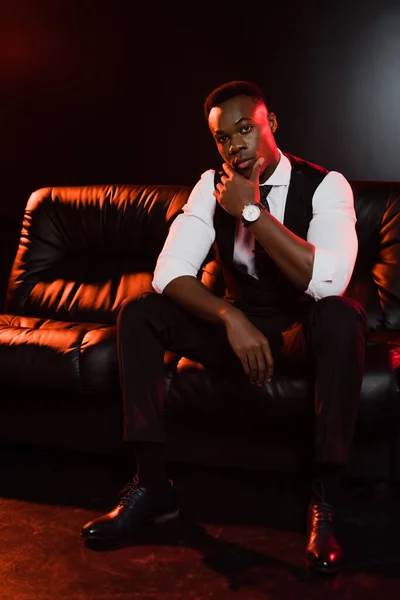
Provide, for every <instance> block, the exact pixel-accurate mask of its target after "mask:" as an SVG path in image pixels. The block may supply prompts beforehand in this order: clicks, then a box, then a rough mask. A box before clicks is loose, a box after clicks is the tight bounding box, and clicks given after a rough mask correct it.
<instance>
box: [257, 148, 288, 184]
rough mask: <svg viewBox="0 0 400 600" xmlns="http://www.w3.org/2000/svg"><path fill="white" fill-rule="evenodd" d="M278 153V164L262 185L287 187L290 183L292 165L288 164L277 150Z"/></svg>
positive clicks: (286, 159)
mask: <svg viewBox="0 0 400 600" xmlns="http://www.w3.org/2000/svg"><path fill="white" fill-rule="evenodd" d="M278 152H279V157H280V158H279V162H278V164H277V166H276V169H275V171H274V172H273V173H272V175H271V177H269V178H268V179H267V181H266V182H265V183H263V184H262V185H289V183H290V174H291V172H292V165H291V164H290V161H289V159H288V158H287V156H285V155H284V154H283V153H282V152H281V151H280V150H279V148H278Z"/></svg>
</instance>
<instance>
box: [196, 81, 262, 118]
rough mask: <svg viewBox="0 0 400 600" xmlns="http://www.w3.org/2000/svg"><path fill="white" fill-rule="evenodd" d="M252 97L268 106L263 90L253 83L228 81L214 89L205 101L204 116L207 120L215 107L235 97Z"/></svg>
mask: <svg viewBox="0 0 400 600" xmlns="http://www.w3.org/2000/svg"><path fill="white" fill-rule="evenodd" d="M242 95H243V96H250V97H251V98H254V99H255V100H259V101H260V102H263V103H264V104H265V105H267V103H266V100H265V97H264V94H263V92H262V90H261V88H259V87H258V85H257V84H256V83H252V82H251V81H228V83H223V84H222V85H220V86H218V87H217V88H214V89H213V90H212V92H210V93H209V94H208V96H207V98H206V99H205V101H204V115H205V117H206V119H208V116H209V114H210V112H211V109H212V108H214V106H218V105H219V104H222V102H226V101H227V100H230V99H231V98H234V97H235V96H242Z"/></svg>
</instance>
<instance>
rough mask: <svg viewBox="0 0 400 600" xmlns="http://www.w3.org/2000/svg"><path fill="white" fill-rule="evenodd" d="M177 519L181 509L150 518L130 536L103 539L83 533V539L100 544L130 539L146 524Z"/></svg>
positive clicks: (159, 523)
mask: <svg viewBox="0 0 400 600" xmlns="http://www.w3.org/2000/svg"><path fill="white" fill-rule="evenodd" d="M177 517H179V509H178V510H174V511H173V512H170V513H164V514H162V515H157V516H155V517H150V518H149V519H147V521H146V522H145V523H143V524H142V525H141V526H139V527H138V528H137V529H136V530H135V531H132V532H131V533H129V534H128V535H125V536H116V537H102V536H96V535H84V534H82V533H81V538H82V539H84V540H92V541H98V542H109V541H113V540H121V539H129V538H131V537H132V536H134V535H135V533H136V532H138V531H140V530H141V529H143V528H144V527H145V526H146V524H147V525H152V524H156V525H162V524H163V523H167V522H168V521H172V520H173V519H176V518H177Z"/></svg>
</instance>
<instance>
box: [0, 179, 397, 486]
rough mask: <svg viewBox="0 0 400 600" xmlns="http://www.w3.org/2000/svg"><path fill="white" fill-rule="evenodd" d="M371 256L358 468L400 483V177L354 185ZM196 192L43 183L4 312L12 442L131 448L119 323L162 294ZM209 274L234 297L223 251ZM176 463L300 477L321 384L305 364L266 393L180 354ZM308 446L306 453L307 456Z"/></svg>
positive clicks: (0, 354) (362, 262)
mask: <svg viewBox="0 0 400 600" xmlns="http://www.w3.org/2000/svg"><path fill="white" fill-rule="evenodd" d="M353 189H354V192H355V202H356V212H357V217H358V222H357V233H358V238H359V255H358V259H357V264H356V268H355V271H354V275H353V278H352V280H351V283H350V285H349V287H348V290H347V292H346V293H347V295H349V296H352V297H355V298H357V299H358V300H359V301H361V303H362V304H363V305H364V306H365V308H366V310H367V314H368V318H369V325H370V330H371V337H370V340H369V342H368V347H367V364H366V371H365V376H364V381H363V387H362V394H361V402H360V410H359V417H358V422H357V431H356V439H355V443H354V459H353V463H352V469H353V472H354V473H355V474H357V475H360V476H363V477H364V476H365V477H369V478H371V477H372V478H374V479H376V478H377V479H380V480H382V479H397V478H398V477H399V476H400V474H399V473H398V466H397V456H398V445H399V444H398V432H399V429H400V410H399V390H398V363H399V360H400V358H399V357H400V351H399V344H400V277H399V275H400V239H399V237H400V217H399V208H400V183H384V182H353ZM189 193H190V188H189V187H184V186H161V185H160V186H157V185H152V186H139V185H104V186H101V185H97V186H82V187H79V186H77V187H57V188H43V189H40V190H37V191H36V192H34V193H33V194H32V195H31V197H30V198H29V200H28V203H27V206H26V210H25V215H24V220H23V226H22V231H21V236H20V242H19V247H18V251H17V255H16V257H15V260H14V263H13V266H12V270H11V274H10V279H9V285H8V290H7V299H6V306H5V311H4V314H2V315H0V385H1V386H2V391H3V394H2V396H3V402H2V405H1V408H0V413H1V418H0V441H8V442H15V443H33V444H47V445H49V444H50V445H59V446H60V445H61V446H63V447H71V448H76V449H80V450H87V451H93V452H107V453H108V452H114V451H119V449H120V445H121V441H122V419H121V409H122V403H121V396H120V390H119V383H118V365H117V355H116V328H115V322H116V316H117V313H118V310H119V308H120V306H121V304H122V302H123V301H124V299H125V298H127V297H128V296H129V297H138V296H140V295H141V294H142V293H143V292H145V291H147V290H150V289H151V279H152V271H153V269H154V266H155V262H156V259H157V256H158V254H159V252H160V250H161V248H162V245H163V243H164V240H165V237H166V235H167V233H168V229H169V226H170V224H171V223H172V221H173V219H174V218H175V217H176V216H177V214H179V212H180V210H181V208H182V206H183V204H184V203H185V201H186V200H187V198H188V195H189ZM208 259H209V260H207V262H206V264H205V265H204V268H203V270H202V272H201V273H200V274H199V276H201V277H202V280H203V282H204V283H205V284H206V285H208V286H209V287H211V288H212V289H214V291H215V293H217V294H222V293H223V289H224V286H223V281H222V280H221V275H220V273H219V269H218V265H217V264H216V263H215V262H214V261H213V257H212V254H210V256H209V257H208ZM166 382H167V401H166V413H167V419H168V427H169V431H170V441H169V456H170V458H171V460H179V461H185V460H187V461H193V462H200V463H205V464H222V465H227V466H238V465H239V466H244V467H249V468H272V469H293V468H296V466H297V465H298V464H299V462H301V460H302V457H303V455H304V457H306V456H307V453H308V452H311V451H312V449H311V448H310V445H309V442H310V440H312V436H311V435H309V432H310V430H311V429H312V402H313V401H312V380H311V377H310V374H309V373H307V372H305V371H304V370H302V368H301V365H299V367H298V369H296V371H291V372H284V373H279V374H277V376H276V377H274V380H273V382H271V384H268V385H266V386H264V387H263V388H258V387H254V386H250V385H247V384H246V382H243V378H242V377H238V376H237V374H235V373H232V374H229V376H228V375H227V374H222V373H218V372H213V371H210V370H206V369H204V368H203V366H202V365H198V364H196V363H193V362H191V361H189V360H187V359H186V358H185V357H174V356H173V355H168V354H166ZM303 451H304V452H303Z"/></svg>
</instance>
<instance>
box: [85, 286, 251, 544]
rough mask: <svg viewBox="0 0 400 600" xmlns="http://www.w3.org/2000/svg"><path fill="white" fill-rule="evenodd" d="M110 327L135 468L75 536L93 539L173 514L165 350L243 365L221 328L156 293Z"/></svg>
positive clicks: (126, 532)
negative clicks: (116, 495) (103, 510)
mask: <svg viewBox="0 0 400 600" xmlns="http://www.w3.org/2000/svg"><path fill="white" fill-rule="evenodd" d="M117 332H118V335H117V338H118V339H117V341H118V359H119V368H120V379H121V387H122V392H123V401H124V414H125V419H124V431H125V440H126V441H129V442H132V443H133V448H134V454H135V458H136V466H137V473H136V476H135V479H134V482H133V483H131V484H128V486H127V487H126V488H125V489H124V490H123V493H122V497H121V500H120V502H119V504H118V506H117V507H116V508H115V509H114V510H112V511H111V512H110V513H108V514H106V515H104V516H102V517H99V518H98V519H94V520H93V521H90V522H89V523H87V524H86V525H85V526H84V527H83V529H82V532H81V535H82V537H84V538H88V539H92V540H104V539H116V538H123V537H127V536H129V535H132V534H133V533H134V532H135V531H136V530H137V529H138V528H139V527H141V526H142V525H144V524H145V523H146V522H148V521H160V520H166V519H170V518H173V517H176V516H177V515H178V513H179V509H178V503H177V499H176V497H175V489H174V487H173V483H172V482H171V481H169V480H168V478H167V474H166V471H167V470H166V461H165V453H164V443H165V428H164V376H165V374H164V355H165V350H171V351H174V352H177V353H178V354H180V355H185V356H187V357H188V358H192V359H193V360H195V361H196V362H201V363H203V364H205V365H211V364H214V365H219V366H231V367H234V368H237V367H238V366H239V367H240V368H242V367H241V364H240V361H239V359H238V358H237V356H236V355H235V353H234V352H233V350H232V348H231V347H230V344H229V342H228V340H227V338H226V335H225V330H224V329H223V328H222V327H218V326H216V325H212V324H208V323H205V322H204V321H202V320H200V319H197V318H196V317H193V316H191V315H190V314H189V313H187V312H186V311H185V310H183V309H182V308H180V307H179V305H178V304H176V303H175V302H173V301H172V300H170V299H169V298H167V297H165V296H162V295H160V294H156V293H150V294H146V295H145V296H143V297H141V298H139V299H137V300H131V301H129V302H127V303H126V304H125V305H124V306H123V307H122V309H121V312H120V314H119V317H118V321H117Z"/></svg>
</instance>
